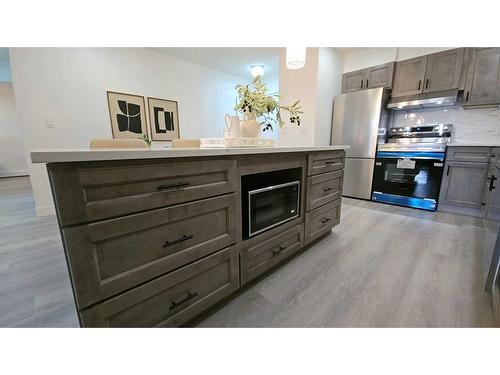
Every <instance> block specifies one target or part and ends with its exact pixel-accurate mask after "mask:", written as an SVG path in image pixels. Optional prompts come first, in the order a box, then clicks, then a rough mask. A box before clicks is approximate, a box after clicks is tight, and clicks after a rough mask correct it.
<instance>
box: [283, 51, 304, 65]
mask: <svg viewBox="0 0 500 375" xmlns="http://www.w3.org/2000/svg"><path fill="white" fill-rule="evenodd" d="M305 65H306V47H286V67H287V68H288V69H301V68H303V67H304V66H305Z"/></svg>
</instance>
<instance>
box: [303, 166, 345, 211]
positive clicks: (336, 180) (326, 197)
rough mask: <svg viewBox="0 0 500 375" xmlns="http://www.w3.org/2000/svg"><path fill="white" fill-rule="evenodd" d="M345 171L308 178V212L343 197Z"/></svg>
mask: <svg viewBox="0 0 500 375" xmlns="http://www.w3.org/2000/svg"><path fill="white" fill-rule="evenodd" d="M343 176H344V171H343V170H340V171H335V172H330V173H323V174H318V175H316V176H312V177H308V181H307V202H306V210H307V211H310V210H312V209H315V208H317V207H320V206H322V205H324V204H326V203H328V202H331V201H334V200H335V199H338V198H340V197H341V195H342V183H343V181H344V179H343Z"/></svg>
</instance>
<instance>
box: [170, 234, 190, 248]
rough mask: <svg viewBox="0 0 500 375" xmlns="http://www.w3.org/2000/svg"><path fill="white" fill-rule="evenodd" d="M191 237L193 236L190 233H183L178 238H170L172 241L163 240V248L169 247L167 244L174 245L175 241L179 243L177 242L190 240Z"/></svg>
mask: <svg viewBox="0 0 500 375" xmlns="http://www.w3.org/2000/svg"><path fill="white" fill-rule="evenodd" d="M191 238H193V235H192V234H189V235H187V236H186V235H184V236H182V237H180V238H177V239H176V240H172V241H165V243H164V244H163V248H166V247H169V246H172V245H175V244H176V243H179V242H183V241H187V240H190V239H191Z"/></svg>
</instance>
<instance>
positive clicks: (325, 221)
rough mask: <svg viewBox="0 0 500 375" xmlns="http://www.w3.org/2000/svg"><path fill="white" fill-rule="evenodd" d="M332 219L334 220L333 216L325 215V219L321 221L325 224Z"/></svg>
mask: <svg viewBox="0 0 500 375" xmlns="http://www.w3.org/2000/svg"><path fill="white" fill-rule="evenodd" d="M330 220H332V218H331V217H324V218H323V219H321V222H322V223H323V224H326V223H328V222H329V221H330Z"/></svg>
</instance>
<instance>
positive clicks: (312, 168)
mask: <svg viewBox="0 0 500 375" xmlns="http://www.w3.org/2000/svg"><path fill="white" fill-rule="evenodd" d="M344 159H345V151H343V150H339V151H321V152H311V153H310V154H309V161H308V173H307V174H308V175H309V176H312V175H315V174H318V173H326V172H333V171H338V170H339V169H343V168H344Z"/></svg>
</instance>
